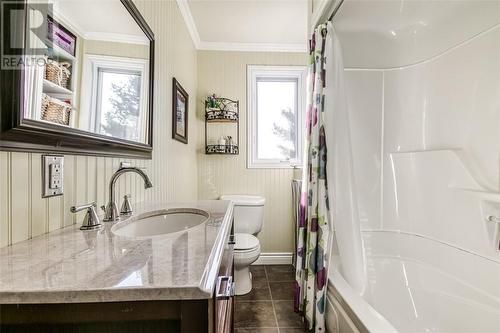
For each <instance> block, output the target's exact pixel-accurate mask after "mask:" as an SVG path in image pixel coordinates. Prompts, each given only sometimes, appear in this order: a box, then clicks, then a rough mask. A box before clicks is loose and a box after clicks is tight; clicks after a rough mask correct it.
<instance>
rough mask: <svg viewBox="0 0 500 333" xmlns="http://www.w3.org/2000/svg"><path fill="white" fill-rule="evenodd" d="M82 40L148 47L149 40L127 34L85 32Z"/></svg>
mask: <svg viewBox="0 0 500 333" xmlns="http://www.w3.org/2000/svg"><path fill="white" fill-rule="evenodd" d="M84 38H85V39H90V40H98V41H103V42H115V43H125V44H134V45H137V44H141V45H149V39H148V38H147V37H146V36H144V37H142V36H135V35H129V34H115V33H110V32H87V33H86V34H85V35H84Z"/></svg>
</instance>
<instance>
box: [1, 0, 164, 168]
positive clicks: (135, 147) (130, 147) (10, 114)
mask: <svg viewBox="0 0 500 333" xmlns="http://www.w3.org/2000/svg"><path fill="white" fill-rule="evenodd" d="M3 1H4V0H0V2H3ZM120 1H121V2H122V4H123V5H124V6H125V8H126V9H127V11H128V12H129V13H130V15H131V16H132V17H133V18H134V20H135V21H136V22H137V24H138V25H139V27H140V28H141V29H142V30H143V31H144V33H145V35H146V36H147V38H148V39H149V40H150V48H149V56H150V59H149V94H148V95H149V96H148V112H149V117H148V143H147V144H142V143H138V142H133V141H127V140H123V139H116V138H112V137H109V136H105V135H101V134H96V133H91V132H86V131H82V130H79V129H76V128H62V127H61V126H58V125H52V124H48V123H42V122H39V121H36V120H32V119H26V118H24V116H23V115H24V103H23V101H24V71H23V70H17V69H16V70H3V69H2V70H1V71H0V150H6V151H23V152H39V153H42V152H44V153H45V152H47V153H64V154H77V155H95V156H115V157H128V158H147V159H149V158H151V154H152V150H153V104H154V101H153V87H154V43H155V39H154V34H153V31H152V30H151V28H150V27H149V26H148V24H147V23H146V20H145V19H144V17H142V15H141V14H140V12H139V10H138V9H137V7H136V6H135V5H134V4H133V3H132V1H131V0H120ZM9 3H12V1H9ZM19 6H20V8H22V9H23V10H24V13H25V17H24V22H22V29H20V30H21V31H18V34H16V36H20V38H23V40H24V34H25V32H26V13H27V11H26V1H25V0H19ZM5 21H7V20H5ZM2 24H4V25H5V26H7V24H9V22H2ZM3 31H5V29H3ZM6 35H9V34H8V33H7V34H6ZM3 37H4V36H1V38H3Z"/></svg>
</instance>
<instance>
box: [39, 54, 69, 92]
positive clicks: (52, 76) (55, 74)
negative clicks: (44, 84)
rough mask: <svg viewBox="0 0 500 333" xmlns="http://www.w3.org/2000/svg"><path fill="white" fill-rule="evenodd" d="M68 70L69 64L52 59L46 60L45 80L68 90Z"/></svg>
mask: <svg viewBox="0 0 500 333" xmlns="http://www.w3.org/2000/svg"><path fill="white" fill-rule="evenodd" d="M70 68H71V64H70V63H69V62H58V61H56V60H54V59H47V62H46V66H45V79H46V80H49V81H50V82H52V83H55V84H57V85H59V86H61V87H63V88H66V89H68V88H69V82H70V77H71V71H70Z"/></svg>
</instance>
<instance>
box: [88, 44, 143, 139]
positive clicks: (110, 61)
mask: <svg viewBox="0 0 500 333" xmlns="http://www.w3.org/2000/svg"><path fill="white" fill-rule="evenodd" d="M99 68H106V69H116V70H130V71H136V72H140V73H141V92H140V97H139V98H140V104H141V110H140V115H141V117H140V119H139V124H138V126H140V129H141V132H140V139H141V142H147V131H148V129H147V128H146V127H147V126H144V125H145V124H147V117H148V115H149V112H148V102H149V101H148V98H147V96H148V80H149V78H148V74H149V61H148V59H138V58H125V57H115V56H104V55H97V54H85V55H84V58H83V74H82V92H84V93H82V100H81V110H82V111H84V112H80V118H79V128H84V129H86V130H87V131H91V132H94V127H95V123H96V113H97V103H98V101H97V95H98V75H99ZM86 111H89V112H86Z"/></svg>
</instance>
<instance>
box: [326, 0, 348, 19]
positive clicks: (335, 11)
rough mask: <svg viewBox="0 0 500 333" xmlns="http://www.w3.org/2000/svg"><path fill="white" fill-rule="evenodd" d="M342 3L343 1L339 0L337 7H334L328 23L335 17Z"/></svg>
mask: <svg viewBox="0 0 500 333" xmlns="http://www.w3.org/2000/svg"><path fill="white" fill-rule="evenodd" d="M343 3H344V0H340V2H339V5H338V6H337V7H335V9H334V10H333V13H332V15H330V17H329V18H328V21H332V20H333V17H334V16H335V14H337V12H338V11H339V9H340V6H342V4H343Z"/></svg>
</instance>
